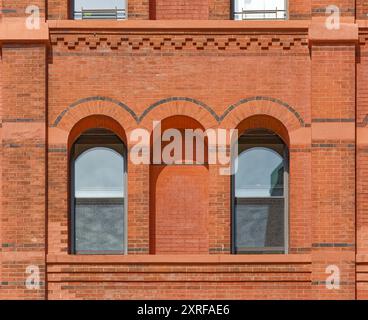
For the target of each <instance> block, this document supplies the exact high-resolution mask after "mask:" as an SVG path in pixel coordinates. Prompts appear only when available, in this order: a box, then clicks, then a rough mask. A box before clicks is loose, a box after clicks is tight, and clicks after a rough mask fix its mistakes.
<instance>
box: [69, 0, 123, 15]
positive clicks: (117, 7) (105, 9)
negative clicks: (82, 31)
mask: <svg viewBox="0 0 368 320" xmlns="http://www.w3.org/2000/svg"><path fill="white" fill-rule="evenodd" d="M126 6H127V0H103V1H101V0H72V6H71V7H72V16H73V18H74V19H75V20H86V19H87V20H88V19H89V20H90V19H112V20H124V19H126V18H127V8H126Z"/></svg>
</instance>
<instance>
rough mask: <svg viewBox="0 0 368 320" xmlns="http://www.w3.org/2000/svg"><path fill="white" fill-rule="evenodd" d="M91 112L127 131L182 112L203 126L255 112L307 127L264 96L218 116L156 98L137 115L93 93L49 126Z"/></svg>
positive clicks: (179, 100) (68, 124)
mask: <svg viewBox="0 0 368 320" xmlns="http://www.w3.org/2000/svg"><path fill="white" fill-rule="evenodd" d="M94 114H101V115H106V116H110V117H111V118H113V119H115V120H117V121H118V122H119V123H120V124H121V125H122V126H123V128H124V129H125V130H126V131H127V132H128V131H130V129H133V128H134V127H136V126H137V125H139V124H140V126H141V127H143V128H151V127H152V121H159V120H162V119H165V118H167V117H170V116H173V115H184V116H188V117H192V118H194V119H197V120H198V121H199V122H201V124H202V125H203V126H204V128H211V127H214V126H217V125H221V127H226V128H236V127H237V126H238V125H239V123H240V122H241V121H243V120H244V119H246V118H248V117H250V116H254V115H269V116H271V117H274V118H276V119H278V120H280V121H281V122H282V123H283V124H284V125H285V127H286V128H287V129H288V131H289V132H290V131H294V130H296V129H298V128H303V127H308V126H309V125H308V124H306V123H305V121H304V120H303V118H302V117H301V115H300V114H299V113H298V112H297V111H296V110H295V109H294V108H293V107H291V106H290V105H289V104H287V103H286V102H283V101H281V100H279V99H274V98H271V97H265V96H256V97H249V98H245V99H241V100H239V101H238V102H236V103H235V104H232V105H230V106H229V107H227V108H226V110H225V111H224V112H223V113H222V115H218V114H217V113H216V112H215V111H214V110H213V108H211V107H210V106H208V105H207V104H205V103H203V102H201V101H199V100H196V99H192V98H187V97H170V98H165V99H162V100H159V101H157V102H155V103H153V104H152V105H150V106H149V107H147V108H146V109H145V110H144V111H143V112H142V114H141V115H137V114H136V113H135V112H134V111H133V109H131V108H130V107H128V106H127V105H126V104H124V103H122V102H120V101H118V100H116V99H112V98H108V97H102V96H95V97H88V98H84V99H80V100H78V101H76V102H74V103H72V104H71V105H70V106H69V107H68V108H66V109H65V110H63V111H62V112H61V113H60V114H59V115H58V116H57V118H56V119H55V120H54V121H53V123H52V125H51V127H54V128H55V127H57V128H60V129H63V130H65V131H70V129H71V128H72V127H73V125H74V124H75V123H77V122H78V121H79V120H81V119H82V118H84V117H87V116H90V115H94ZM132 120H134V121H132ZM134 122H135V123H134Z"/></svg>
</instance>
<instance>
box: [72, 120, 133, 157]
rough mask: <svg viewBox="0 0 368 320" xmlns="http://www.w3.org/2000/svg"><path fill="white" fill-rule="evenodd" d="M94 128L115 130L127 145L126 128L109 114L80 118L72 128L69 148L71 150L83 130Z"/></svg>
mask: <svg viewBox="0 0 368 320" xmlns="http://www.w3.org/2000/svg"><path fill="white" fill-rule="evenodd" d="M94 128H103V129H108V130H110V131H111V132H114V133H115V134H116V135H117V136H118V137H119V138H120V139H121V141H123V143H124V144H125V145H127V137H126V133H125V130H124V128H123V127H122V126H121V125H120V123H119V122H117V121H116V120H114V119H113V118H111V117H108V116H104V115H91V116H88V117H86V118H83V119H81V120H79V121H78V122H77V123H76V124H75V125H74V126H73V128H72V129H71V130H70V132H69V137H68V150H71V147H72V146H73V144H74V143H75V141H76V140H77V139H78V137H79V136H80V135H81V134H82V133H83V132H85V131H87V130H89V129H94Z"/></svg>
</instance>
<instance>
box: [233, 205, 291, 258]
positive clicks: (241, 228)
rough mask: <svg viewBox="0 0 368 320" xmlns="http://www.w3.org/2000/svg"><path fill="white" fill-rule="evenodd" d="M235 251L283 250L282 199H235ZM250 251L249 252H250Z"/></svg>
mask: <svg viewBox="0 0 368 320" xmlns="http://www.w3.org/2000/svg"><path fill="white" fill-rule="evenodd" d="M235 221H236V228H235V233H236V234H235V236H236V240H235V241H236V243H235V247H236V251H237V252H242V251H243V252H246V251H247V249H251V248H253V249H257V248H271V249H272V248H274V249H275V250H277V251H282V250H283V248H284V245H285V244H284V199H275V198H274V199H272V198H269V199H237V201H236V204H235ZM250 251H251V250H250Z"/></svg>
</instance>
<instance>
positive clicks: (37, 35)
mask: <svg viewBox="0 0 368 320" xmlns="http://www.w3.org/2000/svg"><path fill="white" fill-rule="evenodd" d="M49 38H50V36H49V26H48V23H47V22H45V21H43V20H42V18H41V21H40V28H39V29H28V28H27V26H26V18H2V19H0V45H1V43H2V42H22V43H25V42H31V43H32V42H33V43H34V42H36V43H40V42H45V43H48V42H49Z"/></svg>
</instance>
